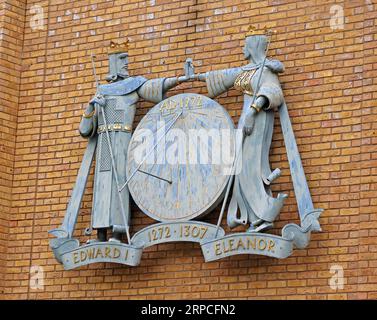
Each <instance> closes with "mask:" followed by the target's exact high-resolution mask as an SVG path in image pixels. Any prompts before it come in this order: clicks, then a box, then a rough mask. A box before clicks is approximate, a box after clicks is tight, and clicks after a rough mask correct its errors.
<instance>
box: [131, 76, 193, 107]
mask: <svg viewBox="0 0 377 320" xmlns="http://www.w3.org/2000/svg"><path fill="white" fill-rule="evenodd" d="M188 80H190V79H189V78H188V77H186V76H181V77H171V78H157V79H151V80H147V81H146V82H144V84H143V85H142V86H141V87H140V88H139V89H138V90H137V93H138V95H139V96H140V97H141V98H143V99H144V100H147V101H150V102H154V103H158V102H160V101H162V100H163V99H164V97H165V93H166V92H167V91H168V90H170V89H172V88H174V87H175V86H177V85H179V84H181V83H182V82H185V81H188Z"/></svg>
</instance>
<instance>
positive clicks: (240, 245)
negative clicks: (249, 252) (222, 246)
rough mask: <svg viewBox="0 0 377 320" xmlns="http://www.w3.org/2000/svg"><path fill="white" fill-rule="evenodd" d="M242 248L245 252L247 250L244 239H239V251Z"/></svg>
mask: <svg viewBox="0 0 377 320" xmlns="http://www.w3.org/2000/svg"><path fill="white" fill-rule="evenodd" d="M240 247H242V249H243V250H245V245H244V243H243V241H242V239H238V243H237V247H236V248H237V250H239V248H240Z"/></svg>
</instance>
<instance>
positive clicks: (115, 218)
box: [80, 77, 164, 229]
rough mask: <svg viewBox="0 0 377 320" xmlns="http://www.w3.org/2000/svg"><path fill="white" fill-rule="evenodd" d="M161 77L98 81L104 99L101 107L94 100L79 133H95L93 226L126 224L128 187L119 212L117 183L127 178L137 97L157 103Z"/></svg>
mask: <svg viewBox="0 0 377 320" xmlns="http://www.w3.org/2000/svg"><path fill="white" fill-rule="evenodd" d="M163 84H164V78H159V79H152V80H146V79H145V78H143V77H135V78H132V77H129V78H126V79H125V80H121V81H118V82H115V83H112V84H106V85H101V86H100V87H99V93H100V94H102V95H103V96H104V98H105V100H106V105H105V106H104V107H101V106H99V105H97V104H96V113H95V115H94V116H93V118H92V122H91V123H90V125H86V126H84V125H83V121H82V123H81V124H80V133H81V135H82V136H84V137H89V136H93V135H97V139H98V142H97V150H96V166H95V174H94V194H93V207H92V227H93V228H94V229H98V228H111V227H113V226H114V225H119V226H125V225H129V221H130V200H129V191H128V188H124V189H123V190H122V192H121V201H122V203H123V207H124V211H125V212H124V215H123V213H122V209H121V205H120V198H119V195H118V194H117V193H118V186H117V184H116V179H115V175H116V174H117V176H118V182H119V187H120V186H122V185H123V184H124V183H125V182H126V180H127V177H126V160H127V149H128V145H129V142H130V139H131V131H132V124H133V121H134V117H135V112H136V103H137V102H138V100H139V98H140V97H141V98H143V99H144V100H147V101H151V102H155V103H158V102H160V101H161V100H162V99H163V93H164V92H163ZM103 112H104V113H105V117H106V123H107V126H108V128H109V137H110V143H111V147H112V151H113V155H114V162H115V168H116V172H115V171H114V168H113V166H112V161H111V155H110V148H109V144H108V141H107V134H106V132H105V129H104V128H105V121H104V117H103Z"/></svg>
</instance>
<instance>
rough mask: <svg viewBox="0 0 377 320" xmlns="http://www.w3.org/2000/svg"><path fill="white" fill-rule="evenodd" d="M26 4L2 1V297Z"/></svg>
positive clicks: (0, 96)
mask: <svg viewBox="0 0 377 320" xmlns="http://www.w3.org/2000/svg"><path fill="white" fill-rule="evenodd" d="M25 2H26V1H8V0H3V1H0V30H1V31H0V33H1V37H0V98H1V102H0V295H1V294H2V292H3V290H4V286H5V285H4V282H3V281H4V276H5V260H6V251H7V239H8V234H9V219H10V217H9V212H10V209H11V206H12V205H11V196H12V177H13V166H14V162H15V158H14V151H15V150H14V147H15V142H16V129H17V110H18V97H19V87H20V75H21V51H22V45H23V42H22V40H23V33H24V18H25Z"/></svg>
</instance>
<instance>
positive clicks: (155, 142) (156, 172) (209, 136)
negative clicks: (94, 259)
mask: <svg viewBox="0 0 377 320" xmlns="http://www.w3.org/2000/svg"><path fill="white" fill-rule="evenodd" d="M127 157H128V158H127V176H128V177H130V176H131V175H132V174H133V173H134V172H135V171H136V173H135V174H134V175H133V177H132V179H131V180H130V182H129V184H128V188H129V190H130V193H131V195H132V197H133V199H134V201H135V203H136V204H137V205H138V207H139V208H140V209H141V210H142V211H143V212H144V213H145V214H147V215H148V216H150V217H151V218H153V219H155V220H158V221H164V222H169V221H185V220H190V219H193V218H196V217H200V216H202V215H204V214H206V213H208V212H209V211H211V210H212V209H213V208H214V206H216V205H217V203H218V202H219V201H220V200H221V198H222V196H223V194H224V190H225V187H226V184H227V182H228V179H229V174H230V171H231V167H232V164H233V161H234V157H235V130H234V125H233V122H232V120H231V118H230V116H229V115H228V113H227V112H226V110H225V109H224V108H223V107H222V106H221V105H220V104H218V103H217V102H215V101H213V100H211V99H210V98H208V97H205V96H202V95H199V94H191V93H187V94H179V95H176V96H173V97H170V98H167V99H165V100H164V101H162V102H160V103H159V104H157V105H156V106H154V107H153V108H152V109H151V110H150V111H149V112H148V113H147V115H146V116H145V117H144V118H143V119H142V120H141V121H140V123H139V125H138V126H137V128H136V129H135V132H134V134H133V136H132V138H131V141H130V144H129V148H128V155H127Z"/></svg>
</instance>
